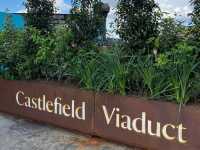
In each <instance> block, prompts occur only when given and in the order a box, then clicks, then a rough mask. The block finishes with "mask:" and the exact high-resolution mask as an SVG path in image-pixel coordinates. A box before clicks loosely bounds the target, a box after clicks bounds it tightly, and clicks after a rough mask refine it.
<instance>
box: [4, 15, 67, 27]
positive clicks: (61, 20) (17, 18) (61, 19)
mask: <svg viewBox="0 0 200 150" xmlns="http://www.w3.org/2000/svg"><path fill="white" fill-rule="evenodd" d="M7 15H11V17H12V23H13V25H14V26H15V27H16V28H19V29H23V28H24V27H25V25H26V21H25V14H24V13H4V12H0V30H2V29H3V27H4V24H5V19H6V16H7ZM68 16H69V14H55V15H54V16H53V17H52V24H53V25H58V24H59V25H60V24H61V25H62V24H63V25H64V24H66V20H67V17H68Z"/></svg>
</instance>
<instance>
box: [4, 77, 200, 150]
mask: <svg viewBox="0 0 200 150" xmlns="http://www.w3.org/2000/svg"><path fill="white" fill-rule="evenodd" d="M44 100H45V102H44ZM38 101H40V103H41V105H40V106H39V103H37V102H38ZM41 101H42V102H41ZM34 102H35V103H36V104H35V103H34ZM44 104H45V105H44ZM43 106H44V107H43ZM55 106H56V107H55ZM56 108H57V109H56ZM0 111H3V112H7V113H11V114H14V115H18V116H22V117H26V118H29V119H33V120H36V121H39V122H45V123H50V124H53V125H57V126H59V127H63V128H67V129H70V130H77V131H80V132H82V133H86V134H89V135H94V136H99V137H102V138H105V139H108V140H110V141H116V142H120V143H123V144H127V145H129V146H138V147H142V148H147V149H152V150H153V149H155V150H160V149H162V150H199V149H200V142H199V138H200V130H199V125H200V119H199V116H200V109H199V107H198V106H186V107H183V108H182V111H181V112H179V106H178V105H176V104H173V103H169V102H158V101H148V100H144V99H143V98H139V97H134V96H117V95H108V94H104V93H95V92H90V91H85V90H80V89H77V88H73V87H66V86H65V85H63V84H54V83H48V82H38V81H31V82H30V81H8V80H0Z"/></svg>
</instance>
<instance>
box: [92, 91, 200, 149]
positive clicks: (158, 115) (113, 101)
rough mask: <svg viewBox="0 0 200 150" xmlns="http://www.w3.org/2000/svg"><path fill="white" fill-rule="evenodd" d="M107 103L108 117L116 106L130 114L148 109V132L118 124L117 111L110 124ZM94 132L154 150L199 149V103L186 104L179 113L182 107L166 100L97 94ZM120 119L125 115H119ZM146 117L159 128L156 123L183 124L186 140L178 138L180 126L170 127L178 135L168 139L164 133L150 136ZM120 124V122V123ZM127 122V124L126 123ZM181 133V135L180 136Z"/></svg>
mask: <svg viewBox="0 0 200 150" xmlns="http://www.w3.org/2000/svg"><path fill="white" fill-rule="evenodd" d="M102 106H106V108H107V109H106V110H107V112H108V115H109V117H110V116H111V114H112V110H113V108H119V109H120V111H119V112H118V114H120V116H122V115H128V116H130V117H131V118H137V117H139V118H141V114H142V112H145V113H146V124H145V130H146V131H145V132H146V133H145V134H142V133H137V132H136V131H134V130H132V131H129V130H127V129H123V128H121V127H116V119H115V117H116V114H115V113H116V112H115V113H114V115H113V118H112V120H111V121H110V124H107V122H106V117H105V114H104V113H105V112H104V111H105V109H104V110H103V108H102ZM95 107H96V108H95V111H96V112H95V133H96V134H97V135H98V136H100V137H103V138H106V139H110V140H114V141H118V142H121V143H124V144H128V145H131V146H138V147H143V148H147V149H152V150H199V149H200V142H199V139H200V109H199V107H194V106H187V107H184V108H183V109H182V111H181V114H179V108H178V106H177V105H175V104H171V103H165V102H164V103H163V102H156V101H147V100H142V99H141V98H137V97H123V96H111V95H105V94H97V95H96V99H95ZM119 120H120V123H122V122H123V121H124V118H120V119H119ZM147 120H151V121H152V130H153V132H154V133H155V132H156V123H157V122H159V123H160V124H161V128H162V127H163V126H164V125H166V124H171V125H178V124H181V123H182V124H183V126H184V127H185V128H187V129H186V130H183V133H182V134H183V135H182V136H183V139H184V140H187V143H184V144H183V143H180V142H179V141H178V132H179V136H180V137H181V135H180V131H178V129H177V128H176V129H173V128H168V130H167V134H168V135H169V136H172V137H173V136H174V137H175V138H176V139H174V140H167V139H166V138H164V137H163V135H162V134H161V137H160V138H158V137H156V136H150V135H149V134H148V131H147V129H148V126H147ZM141 124H142V123H141V122H140V121H138V124H137V126H138V128H139V129H141V128H142V127H141ZM120 125H121V124H120ZM123 125H125V124H123ZM180 137H179V138H180Z"/></svg>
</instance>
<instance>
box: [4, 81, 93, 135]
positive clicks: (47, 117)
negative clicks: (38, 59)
mask: <svg viewBox="0 0 200 150" xmlns="http://www.w3.org/2000/svg"><path fill="white" fill-rule="evenodd" d="M16 96H17V97H18V101H19V103H20V105H19V104H18V103H17V100H16V99H17V98H16ZM39 98H40V100H39V101H40V105H41V106H40V109H39V106H38V108H37V109H36V106H37V105H39V104H38V103H37V102H38V99H39ZM56 98H58V100H57V102H56V103H55V99H56ZM29 99H30V103H28V102H27V101H29ZM44 99H45V103H44V102H43V101H44ZM32 100H33V101H34V102H35V103H37V105H36V104H35V103H34V102H33V101H32ZM93 102H94V95H93V93H92V92H87V91H83V90H79V89H76V88H67V87H65V86H63V85H60V84H54V83H53V84H48V83H46V82H37V81H35V82H31V81H6V80H0V111H3V112H7V113H11V114H15V115H19V116H22V117H26V118H29V119H33V120H36V121H41V122H45V123H50V124H53V125H57V126H60V127H64V128H68V129H71V130H77V131H80V132H83V133H87V134H90V133H91V132H92V128H93V124H92V120H93V119H92V118H93V114H94V113H93V112H94V110H93V106H94V103H93ZM47 103H48V104H47ZM44 104H45V105H44ZM24 105H27V106H28V107H27V106H24ZM29 105H30V106H31V108H30V107H29ZM47 105H48V106H47ZM53 105H54V106H53ZM64 105H65V106H64ZM45 107H46V108H45ZM47 107H48V108H47ZM60 108H61V109H60ZM63 109H65V112H64V111H63ZM83 109H84V110H83ZM64 113H65V114H64Z"/></svg>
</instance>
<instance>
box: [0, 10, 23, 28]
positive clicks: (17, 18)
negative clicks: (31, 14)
mask: <svg viewBox="0 0 200 150" xmlns="http://www.w3.org/2000/svg"><path fill="white" fill-rule="evenodd" d="M7 15H11V17H12V23H13V25H14V26H15V27H16V28H24V26H25V21H24V17H23V16H22V15H21V14H17V13H16V14H14V13H13V14H12V13H4V12H0V30H2V29H3V27H4V24H5V19H6V16H7Z"/></svg>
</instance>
